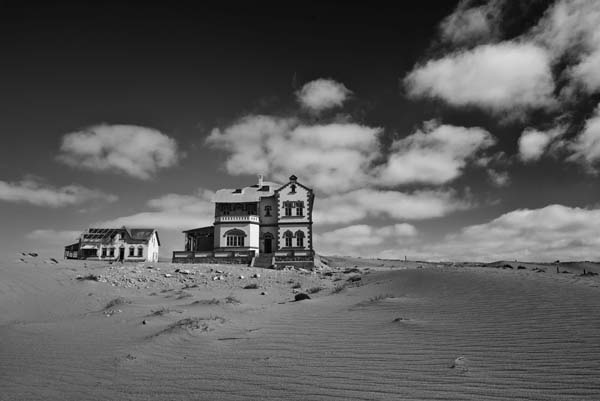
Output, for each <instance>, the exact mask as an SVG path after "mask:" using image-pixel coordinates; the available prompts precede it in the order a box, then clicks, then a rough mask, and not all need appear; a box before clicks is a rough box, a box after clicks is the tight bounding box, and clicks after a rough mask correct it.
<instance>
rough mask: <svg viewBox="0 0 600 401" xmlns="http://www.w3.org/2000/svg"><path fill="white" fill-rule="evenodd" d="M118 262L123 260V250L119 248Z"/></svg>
mask: <svg viewBox="0 0 600 401" xmlns="http://www.w3.org/2000/svg"><path fill="white" fill-rule="evenodd" d="M119 260H125V248H119Z"/></svg>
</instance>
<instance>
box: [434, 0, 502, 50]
mask: <svg viewBox="0 0 600 401" xmlns="http://www.w3.org/2000/svg"><path fill="white" fill-rule="evenodd" d="M472 3H473V2H472V1H470V0H462V1H460V2H459V3H458V5H457V6H456V9H455V10H454V12H453V13H452V14H450V15H449V16H447V17H446V18H444V20H443V21H442V22H441V23H440V35H441V39H442V40H443V41H445V42H450V43H454V44H470V43H474V42H477V43H481V42H486V41H489V40H491V39H494V38H496V37H497V36H498V35H499V33H498V29H499V24H498V20H499V19H500V17H501V11H502V7H503V5H504V1H503V0H492V1H489V2H487V3H485V4H483V5H480V6H476V7H472V6H471V4H472Z"/></svg>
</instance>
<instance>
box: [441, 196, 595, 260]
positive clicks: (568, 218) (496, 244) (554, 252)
mask: <svg viewBox="0 0 600 401" xmlns="http://www.w3.org/2000/svg"><path fill="white" fill-rule="evenodd" d="M598 227H600V209H584V208H578V207H568V206H563V205H549V206H546V207H543V208H540V209H519V210H515V211H512V212H508V213H506V214H503V215H502V216H500V217H498V218H496V219H494V220H492V221H490V222H487V223H484V224H477V225H472V226H468V227H465V228H463V229H462V230H461V231H460V232H459V233H457V234H451V235H449V236H447V237H446V238H445V239H444V240H443V241H441V242H440V245H439V246H437V247H436V246H434V247H432V249H431V252H432V254H435V255H437V257H438V258H441V259H453V260H486V261H492V260H500V259H519V260H534V261H553V260H556V259H559V260H590V259H598V258H600V231H599V229H598Z"/></svg>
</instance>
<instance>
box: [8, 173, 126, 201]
mask: <svg viewBox="0 0 600 401" xmlns="http://www.w3.org/2000/svg"><path fill="white" fill-rule="evenodd" d="M117 199H118V198H117V196H115V195H111V194H107V193H104V192H102V191H100V190H97V189H90V188H86V187H83V186H81V185H75V184H72V185H66V186H63V187H54V186H51V185H48V184H45V183H43V182H41V181H39V180H36V179H31V178H28V179H24V180H21V181H18V182H7V181H0V200H2V201H5V202H11V203H27V204H30V205H35V206H46V207H53V208H57V207H63V206H72V205H80V204H84V203H87V202H93V201H102V202H115V201H116V200H117Z"/></svg>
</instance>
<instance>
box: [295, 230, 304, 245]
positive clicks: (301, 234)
mask: <svg viewBox="0 0 600 401" xmlns="http://www.w3.org/2000/svg"><path fill="white" fill-rule="evenodd" d="M296 246H297V247H299V248H304V232H303V231H300V230H298V231H296Z"/></svg>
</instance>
